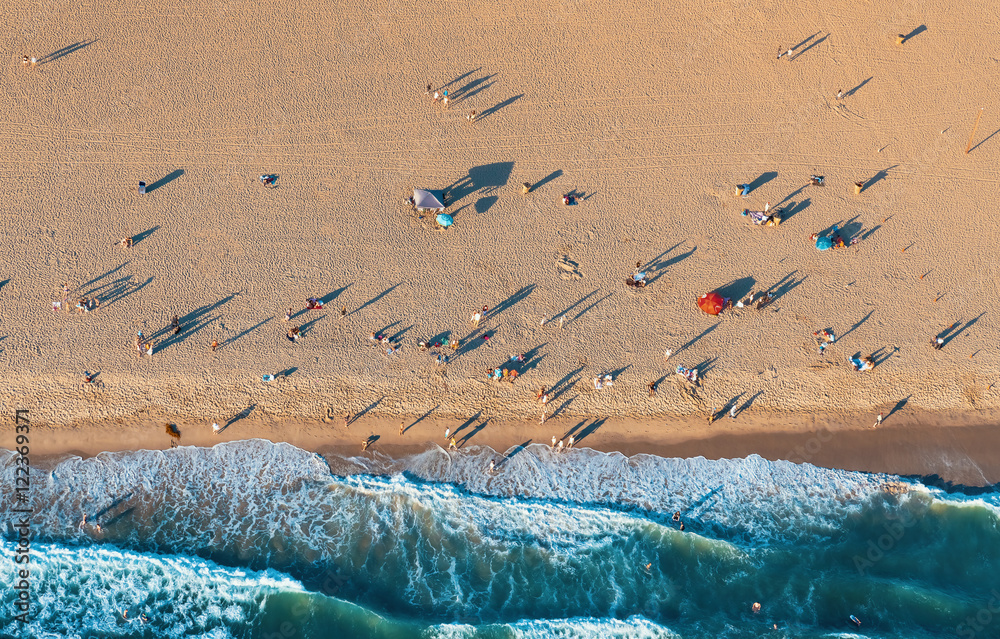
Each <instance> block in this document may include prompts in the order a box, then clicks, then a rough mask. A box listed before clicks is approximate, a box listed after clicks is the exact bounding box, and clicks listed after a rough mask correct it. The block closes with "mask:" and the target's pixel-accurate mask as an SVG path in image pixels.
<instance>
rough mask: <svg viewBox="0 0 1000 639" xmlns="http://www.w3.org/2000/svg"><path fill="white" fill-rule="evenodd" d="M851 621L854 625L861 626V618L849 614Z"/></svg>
mask: <svg viewBox="0 0 1000 639" xmlns="http://www.w3.org/2000/svg"><path fill="white" fill-rule="evenodd" d="M851 621H853V622H854V625H855V626H857V627H859V628H860V627H861V620H860V619H858V618H857V617H855V616H854V615H851Z"/></svg>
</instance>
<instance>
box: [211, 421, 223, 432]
mask: <svg viewBox="0 0 1000 639" xmlns="http://www.w3.org/2000/svg"><path fill="white" fill-rule="evenodd" d="M212 432H213V433H215V434H216V435H218V434H219V433H221V432H222V428H221V427H220V426H219V425H218V424H217V423H215V422H212Z"/></svg>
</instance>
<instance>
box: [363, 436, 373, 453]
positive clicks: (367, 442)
mask: <svg viewBox="0 0 1000 639" xmlns="http://www.w3.org/2000/svg"><path fill="white" fill-rule="evenodd" d="M371 443H372V438H371V437H369V438H368V439H366V440H364V441H362V442H361V452H365V451H366V450H368V445H369V444H371Z"/></svg>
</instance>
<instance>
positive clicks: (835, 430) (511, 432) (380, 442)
mask: <svg viewBox="0 0 1000 639" xmlns="http://www.w3.org/2000/svg"><path fill="white" fill-rule="evenodd" d="M872 421H873V420H871V419H869V418H867V417H866V418H854V419H843V418H840V417H838V416H835V415H826V416H823V415H817V416H787V415H785V416H780V415H771V416H765V415H741V416H738V417H737V419H736V420H730V419H729V418H728V417H724V418H722V419H721V420H718V421H716V422H715V423H713V424H712V425H708V424H707V423H706V421H705V420H702V419H687V420H685V419H677V418H675V419H671V420H667V421H662V420H658V421H649V420H637V419H631V418H626V419H620V418H609V419H575V418H574V419H565V418H555V419H551V420H548V421H546V423H545V424H544V425H540V424H538V423H525V422H510V421H506V422H505V421H499V420H491V419H482V418H476V419H469V420H461V421H459V420H449V419H440V418H438V417H428V418H425V419H422V420H419V421H418V420H417V419H416V418H404V419H398V418H392V419H383V418H365V417H361V418H360V419H358V420H357V421H355V422H353V423H351V425H350V426H349V427H347V428H345V427H344V426H343V420H342V419H341V418H338V419H336V420H334V421H333V422H332V423H323V422H321V421H316V422H303V421H299V420H284V421H261V420H255V419H249V418H248V419H243V420H239V421H235V422H233V423H231V424H230V425H228V426H226V427H225V429H224V430H223V431H222V432H221V433H219V434H218V435H215V434H213V433H212V429H211V425H210V424H208V423H204V422H175V423H176V425H177V427H178V430H179V431H180V433H181V437H180V439H179V440H177V441H178V443H179V444H180V445H191V446H212V445H215V444H217V443H219V442H222V441H233V440H239V439H247V438H262V439H268V440H270V441H274V442H288V443H290V444H292V445H295V446H297V447H300V448H303V449H305V450H310V451H314V452H317V453H320V454H338V455H343V456H354V455H364V454H367V455H373V454H384V455H389V456H392V457H397V458H399V457H404V456H406V455H411V454H414V453H417V452H420V451H422V450H425V449H427V448H428V447H431V446H441V447H447V440H445V438H444V432H445V429H446V428H450V429H451V430H452V431H453V435H454V436H455V438H456V441H457V443H458V444H459V446H460V447H464V446H476V445H482V446H489V447H491V448H493V449H494V450H497V451H499V452H501V453H502V452H504V451H507V450H510V449H511V448H513V447H515V446H518V445H521V444H527V443H542V444H549V443H550V442H551V437H552V436H556V437H557V438H559V439H563V440H564V441H567V442H568V437H569V436H570V435H574V436H575V439H576V442H577V446H578V447H589V448H594V449H597V450H601V451H619V452H621V453H622V454H624V455H627V456H631V455H637V454H653V455H659V456H663V457H699V456H701V457H705V458H707V459H722V458H741V457H745V456H747V455H751V454H757V455H760V456H761V457H764V458H766V459H770V460H779V459H781V460H788V461H793V462H796V463H805V462H808V463H811V464H814V465H817V466H823V467H827V468H839V469H844V470H859V471H865V472H879V473H892V474H899V475H909V476H919V477H922V478H924V481H925V483H927V484H929V485H940V486H943V487H947V486H951V485H961V486H970V487H981V486H988V485H991V484H994V483H997V482H1000V459H998V458H997V456H996V455H995V454H993V451H995V450H997V447H998V446H1000V428H998V427H997V423H996V420H995V418H994V417H992V416H991V415H989V414H986V413H980V414H969V413H963V414H955V415H943V414H937V415H932V414H909V415H899V416H896V415H889V417H888V418H887V419H885V420H884V421H883V424H882V425H881V426H880V427H878V428H877V429H872V428H871V426H872V425H873V424H872V423H870V422H872ZM400 422H402V423H403V425H404V426H405V429H406V430H405V432H404V434H403V435H402V436H400V435H399V426H400ZM164 423H165V422H162V421H155V422H147V423H134V424H128V425H116V426H113V427H109V426H106V425H87V426H80V427H76V428H71V429H65V428H58V427H57V428H52V427H36V428H35V429H34V433H33V435H32V453H33V456H34V457H35V458H36V459H38V460H41V459H43V458H48V459H49V461H52V460H55V459H61V458H62V457H64V456H66V455H79V456H82V457H90V456H94V455H97V454H99V453H101V452H102V451H120V450H134V449H150V450H156V449H168V448H169V447H170V446H171V441H172V439H171V438H170V437H169V436H168V435H167V434H166V433H165V430H164ZM369 438H373V440H372V444H371V445H370V447H369V451H368V452H365V453H363V452H362V450H361V442H362V441H364V440H368V439H369ZM457 454H461V453H460V452H459V453H457Z"/></svg>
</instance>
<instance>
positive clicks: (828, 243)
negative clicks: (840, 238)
mask: <svg viewBox="0 0 1000 639" xmlns="http://www.w3.org/2000/svg"><path fill="white" fill-rule="evenodd" d="M816 248H817V249H819V250H820V251H825V250H827V249H831V248H833V238H831V237H828V236H825V235H824V236H823V237H819V238H816Z"/></svg>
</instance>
